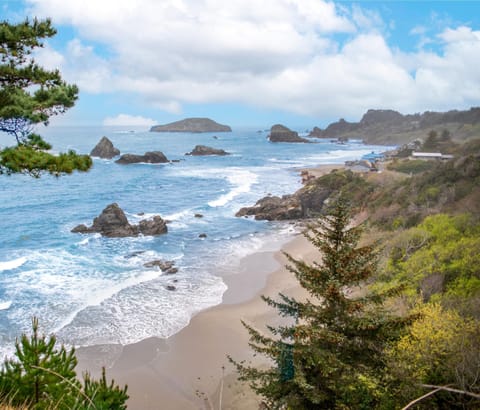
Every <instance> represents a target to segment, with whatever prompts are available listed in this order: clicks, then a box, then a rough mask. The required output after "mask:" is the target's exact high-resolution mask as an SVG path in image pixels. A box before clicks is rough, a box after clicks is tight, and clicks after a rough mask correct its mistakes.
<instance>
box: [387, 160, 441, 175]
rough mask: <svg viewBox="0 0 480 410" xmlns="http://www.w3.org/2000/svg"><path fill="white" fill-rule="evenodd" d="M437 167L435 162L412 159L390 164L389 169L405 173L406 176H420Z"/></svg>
mask: <svg viewBox="0 0 480 410" xmlns="http://www.w3.org/2000/svg"><path fill="white" fill-rule="evenodd" d="M434 167H435V163H434V162H433V161H424V160H421V159H411V160H408V159H407V160H403V161H398V160H397V161H393V162H391V163H390V164H388V166H387V169H389V170H390V171H397V172H403V173H404V174H419V173H421V172H425V171H428V170H430V169H433V168H434Z"/></svg>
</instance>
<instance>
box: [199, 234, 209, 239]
mask: <svg viewBox="0 0 480 410" xmlns="http://www.w3.org/2000/svg"><path fill="white" fill-rule="evenodd" d="M198 237H199V238H206V237H207V234H206V233H201V234H200V235H198Z"/></svg>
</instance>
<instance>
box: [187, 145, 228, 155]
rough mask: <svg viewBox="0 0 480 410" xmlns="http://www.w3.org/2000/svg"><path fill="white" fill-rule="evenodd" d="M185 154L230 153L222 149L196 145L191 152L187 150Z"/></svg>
mask: <svg viewBox="0 0 480 410" xmlns="http://www.w3.org/2000/svg"><path fill="white" fill-rule="evenodd" d="M185 155H195V156H197V155H230V153H228V152H226V151H224V150H223V149H217V148H212V147H207V146H206V145H197V146H195V148H194V149H193V150H192V151H191V152H188V153H187V154H185Z"/></svg>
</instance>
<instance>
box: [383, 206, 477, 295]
mask: <svg viewBox="0 0 480 410" xmlns="http://www.w3.org/2000/svg"><path fill="white" fill-rule="evenodd" d="M479 249H480V224H479V223H478V221H476V220H475V219H474V218H473V217H472V216H470V215H466V214H464V215H457V216H450V215H446V214H439V215H434V216H429V217H427V218H425V220H424V221H423V222H422V223H421V224H419V225H418V226H416V227H415V228H411V229H408V230H406V231H403V232H401V233H400V234H398V235H397V236H396V238H395V240H394V241H393V243H392V244H391V250H390V256H389V260H388V264H387V269H386V271H385V274H386V277H387V278H388V280H393V281H395V282H404V283H406V284H407V289H408V290H409V294H410V295H412V296H413V297H415V295H417V294H421V296H422V297H423V299H424V300H429V299H430V298H431V297H432V296H433V295H435V294H439V295H443V294H446V295H448V296H449V298H464V297H466V296H469V297H470V296H474V295H476V294H478V293H477V292H478V291H479V290H480V272H479V271H478V266H480V253H479V252H478V250H479Z"/></svg>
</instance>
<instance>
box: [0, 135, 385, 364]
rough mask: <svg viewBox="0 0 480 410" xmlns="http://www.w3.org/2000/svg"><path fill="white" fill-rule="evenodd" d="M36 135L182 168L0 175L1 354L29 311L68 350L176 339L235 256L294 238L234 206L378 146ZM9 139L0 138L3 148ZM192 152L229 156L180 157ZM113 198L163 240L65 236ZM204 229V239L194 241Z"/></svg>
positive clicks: (215, 295) (211, 298)
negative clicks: (168, 264)
mask: <svg viewBox="0 0 480 410" xmlns="http://www.w3.org/2000/svg"><path fill="white" fill-rule="evenodd" d="M42 133H43V135H44V136H45V139H46V140H47V141H49V142H51V143H52V144H53V147H54V150H58V151H65V150H67V149H74V150H76V151H77V152H80V153H89V152H90V151H91V149H92V148H93V147H94V146H95V145H96V143H97V142H98V141H99V139H100V138H101V137H102V136H103V135H105V136H107V137H108V138H109V139H110V140H111V141H112V142H113V143H114V145H115V146H116V147H117V148H119V149H120V151H121V152H122V153H137V154H143V153H144V152H146V151H153V150H159V151H162V152H163V153H164V154H165V155H166V156H167V158H168V159H170V160H179V162H174V163H169V164H160V165H151V164H134V165H118V164H115V163H114V161H109V160H101V159H94V165H93V168H92V169H91V171H89V172H88V173H76V174H74V175H71V176H65V177H61V178H55V177H51V176H48V175H46V176H42V177H41V178H40V179H33V178H31V177H28V176H23V175H13V176H10V177H7V176H2V177H0V227H1V229H0V243H1V248H0V354H1V355H2V356H3V354H5V353H8V352H9V351H11V348H12V346H13V343H14V340H15V337H17V336H18V335H19V334H21V332H24V331H28V329H29V327H30V320H31V317H32V316H33V315H36V316H38V317H39V318H40V322H41V325H42V328H43V330H44V331H45V332H46V333H50V332H55V333H56V334H57V335H58V336H59V339H60V340H61V341H63V342H65V343H67V344H69V345H77V346H88V345H94V344H103V343H120V344H128V343H134V342H137V341H139V340H141V339H144V338H146V337H150V336H159V337H168V336H170V335H172V334H174V333H175V332H177V331H179V330H180V329H181V328H182V327H184V326H186V325H187V324H188V322H189V320H190V318H191V316H192V315H194V314H195V313H196V312H198V311H200V310H202V309H205V308H208V307H210V306H213V305H216V304H218V303H220V302H221V300H222V295H223V293H224V292H225V290H226V285H225V283H224V281H223V279H222V277H224V276H225V275H229V274H234V273H235V270H236V267H238V264H239V261H240V259H241V258H242V257H244V256H246V255H248V254H249V253H253V252H256V251H258V250H275V249H278V248H279V247H280V246H281V244H282V243H283V242H284V241H285V240H286V239H287V238H288V237H289V236H291V234H292V229H293V228H292V227H291V225H289V224H281V223H268V222H261V221H254V220H252V219H246V218H236V217H235V216H234V215H235V213H236V211H237V210H238V209H239V208H241V207H242V206H247V205H252V204H254V203H255V202H256V201H257V200H258V199H259V198H261V197H263V196H265V195H267V194H273V195H283V194H287V193H292V192H293V191H295V190H296V189H298V188H299V187H300V186H301V183H300V178H299V175H298V168H300V167H307V166H315V165H319V164H331V163H343V162H344V161H346V160H352V159H357V158H360V157H361V156H362V155H363V154H365V153H368V152H371V151H372V150H373V151H376V152H379V151H381V150H382V149H384V148H382V147H375V146H366V145H363V144H362V143H361V142H360V141H351V142H350V143H348V144H347V145H338V144H335V143H331V142H329V141H321V142H318V143H316V144H272V143H270V142H268V140H267V139H266V137H267V133H266V132H257V130H256V129H247V128H245V129H243V130H234V131H233V132H232V133H220V134H214V133H211V134H208V133H207V134H188V133H186V134H179V133H172V134H170V133H150V132H148V131H145V130H139V129H132V130H130V129H118V128H95V127H82V128H73V127H72V128H68V127H65V128H62V127H57V128H47V129H46V130H43V131H42ZM214 136H216V137H217V138H214ZM11 143H12V141H11V140H10V139H9V138H8V137H7V136H5V135H1V136H0V146H5V145H8V144H11ZM197 144H204V145H209V146H212V147H215V148H222V149H225V150H226V151H228V152H230V153H231V154H232V155H229V156H225V157H192V156H185V155H184V154H185V153H186V152H189V151H191V150H192V149H193V148H194V146H195V145H197ZM112 202H117V203H118V204H119V205H120V207H121V208H122V209H123V210H124V211H125V213H126V215H127V217H128V218H129V220H130V221H131V222H132V223H137V222H138V221H139V220H140V219H143V218H146V217H148V216H151V215H156V214H159V215H161V216H162V218H164V219H166V220H168V221H170V223H169V225H168V229H169V232H168V234H166V235H162V236H158V237H138V238H121V239H118V238H115V239H111V238H102V237H101V236H99V235H96V234H93V235H80V234H73V233H71V232H70V230H71V229H72V228H73V227H74V226H76V225H78V224H80V223H85V224H87V225H90V224H91V223H92V220H93V218H94V217H95V216H97V215H98V214H99V213H100V212H101V211H102V209H104V208H105V207H106V206H107V205H108V204H110V203H112ZM138 213H145V215H143V216H141V217H140V216H138ZM195 213H200V214H202V215H203V216H204V217H203V218H195V216H194V215H195ZM201 233H205V234H207V238H205V239H200V238H199V234H201ZM153 259H167V260H174V261H175V263H176V266H177V267H178V268H179V272H178V273H177V274H175V275H162V274H161V272H160V271H158V270H155V269H147V268H145V267H143V264H144V263H145V262H148V261H151V260H153ZM168 285H174V286H175V287H176V290H175V291H171V290H168V289H167V286H168Z"/></svg>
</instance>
